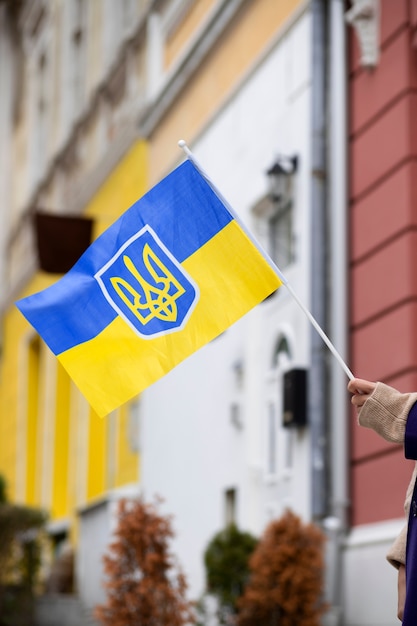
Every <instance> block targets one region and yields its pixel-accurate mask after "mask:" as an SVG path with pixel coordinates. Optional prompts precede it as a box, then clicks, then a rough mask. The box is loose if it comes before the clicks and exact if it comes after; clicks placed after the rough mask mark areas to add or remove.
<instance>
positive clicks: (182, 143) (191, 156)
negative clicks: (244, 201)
mask: <svg viewBox="0 0 417 626" xmlns="http://www.w3.org/2000/svg"><path fill="white" fill-rule="evenodd" d="M178 145H179V147H180V148H182V149H183V150H184V152H185V154H186V155H187V157H188V158H189V160H190V161H191V162H192V163H193V164H194V165H195V167H196V168H197V169H198V171H199V172H200V174H201V175H202V176H203V178H205V180H206V181H207V183H208V184H209V185H210V187H211V188H212V190H213V191H214V193H215V194H216V195H217V196H218V198H220V200H221V201H222V202H223V204H224V205H225V206H226V207H227V209H228V210H229V211H230V213H231V214H232V215H233V217H234V219H235V220H236V222H237V223H238V224H239V226H240V227H241V228H242V230H243V231H244V232H245V234H246V235H247V236H248V237H249V239H250V240H251V242H252V243H253V245H254V246H255V247H256V248H257V249H258V250H259V252H260V253H261V254H262V256H263V257H264V258H265V260H266V261H267V262H268V263H269V265H270V266H271V267H272V269H273V270H274V272H275V273H276V274H277V275H278V277H279V278H280V280H281V281H282V283H283V284H284V285H285V286H286V288H287V289H288V291H289V292H290V294H291V295H292V297H293V298H294V300H295V301H296V302H297V304H298V306H299V307H300V308H301V310H302V311H303V312H304V313H305V315H306V316H307V318H308V319H309V321H310V322H311V324H312V325H313V326H314V328H315V329H316V331H317V332H318V334H319V335H320V337H321V338H322V340H323V341H324V343H325V344H326V346H327V347H328V348H329V350H330V352H331V353H332V354H333V356H334V357H335V358H336V359H337V361H338V362H339V364H340V365H341V367H342V368H343V370H344V372H345V374H346V375H347V377H348V378H349V379H350V380H353V378H354V375H353V374H352V372H351V370H350V369H349V368H348V366H347V365H346V363H345V362H344V360H343V359H342V357H341V355H340V354H339V352H338V351H337V350H336V348H335V347H334V345H333V344H332V342H331V341H330V339H329V338H328V336H327V335H326V333H325V332H324V330H323V329H322V328H321V326H320V325H319V324H318V322H317V321H316V320H315V319H314V317H313V315H312V314H311V313H310V311H309V310H308V309H307V307H306V306H305V305H304V304H303V302H301V300H300V298H299V297H298V296H297V294H296V293H295V291H294V290H293V288H292V287H291V285H290V284H289V282H288V280H287V279H286V278H285V276H284V274H283V273H282V272H281V270H280V269H279V268H278V267H277V265H276V264H275V263H274V261H273V260H272V259H271V257H270V256H269V254H268V253H267V252H266V251H265V250H264V249H263V247H262V246H261V245H260V244H259V242H258V241H257V240H256V239H255V238H254V236H253V235H252V233H251V232H250V231H249V230H248V229H247V228H246V226H245V224H244V223H243V222H242V220H241V219H240V217H239V215H237V213H236V211H235V210H234V209H233V207H232V206H231V205H230V204H229V202H228V201H227V200H226V199H225V198H224V196H223V195H222V194H221V192H220V191H219V190H218V189H217V187H216V186H215V185H214V183H213V182H212V181H211V180H210V178H209V177H208V176H207V174H206V173H205V171H204V170H203V168H202V167H201V165H200V164H199V162H198V161H197V159H196V158H195V156H194V154H193V153H192V152H191V150H190V149H189V148H188V146H187V144H186V142H185V141H184V140H183V139H181V140H180V141H179V142H178Z"/></svg>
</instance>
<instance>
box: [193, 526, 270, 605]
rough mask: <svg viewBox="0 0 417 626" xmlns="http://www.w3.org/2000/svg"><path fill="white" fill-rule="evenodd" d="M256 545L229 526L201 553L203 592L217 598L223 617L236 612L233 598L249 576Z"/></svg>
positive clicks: (249, 536)
mask: <svg viewBox="0 0 417 626" xmlns="http://www.w3.org/2000/svg"><path fill="white" fill-rule="evenodd" d="M257 543H258V542H257V539H255V537H253V536H252V535H251V534H249V533H247V532H242V531H240V530H239V529H238V528H237V527H236V525H234V524H231V525H230V526H228V527H227V528H225V529H224V530H222V531H220V532H219V533H217V534H216V535H215V536H214V537H213V539H212V540H211V541H210V543H209V544H208V546H207V549H206V551H205V553H204V563H205V567H206V580H207V591H208V592H209V593H211V594H213V595H214V596H216V597H217V600H218V602H219V605H220V607H221V613H223V614H224V613H232V614H234V613H235V612H236V602H237V599H238V598H239V596H240V595H241V594H242V592H243V589H244V586H245V584H246V582H247V580H248V577H249V566H248V561H249V557H250V556H251V554H252V552H253V551H254V549H255V547H256V545H257ZM220 617H221V616H220Z"/></svg>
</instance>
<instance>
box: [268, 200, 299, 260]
mask: <svg viewBox="0 0 417 626" xmlns="http://www.w3.org/2000/svg"><path fill="white" fill-rule="evenodd" d="M277 204H278V203H277ZM268 238H269V242H268V243H269V246H268V247H269V254H270V256H271V258H272V260H273V261H274V262H275V263H276V265H277V266H278V267H279V268H280V269H281V270H282V269H284V268H285V267H287V266H288V265H290V264H291V263H292V262H293V261H294V236H293V210H292V201H291V200H289V201H287V202H286V204H285V205H284V206H279V205H278V206H276V207H275V209H274V212H273V213H272V215H271V217H270V218H269V220H268Z"/></svg>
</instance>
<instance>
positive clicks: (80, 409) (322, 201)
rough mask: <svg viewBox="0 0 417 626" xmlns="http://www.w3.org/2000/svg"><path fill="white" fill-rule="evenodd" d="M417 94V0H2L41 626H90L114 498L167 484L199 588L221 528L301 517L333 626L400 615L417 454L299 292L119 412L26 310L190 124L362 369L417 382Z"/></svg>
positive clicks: (10, 248)
mask: <svg viewBox="0 0 417 626" xmlns="http://www.w3.org/2000/svg"><path fill="white" fill-rule="evenodd" d="M416 105H417V0H354V1H352V2H345V1H343V0H0V191H1V204H0V280H1V289H0V322H1V325H0V474H1V476H2V477H3V479H4V484H5V493H4V502H5V503H6V502H7V503H9V505H14V506H17V507H21V508H24V507H28V508H32V509H33V508H34V509H39V510H40V511H44V512H45V513H46V514H47V521H46V522H45V526H44V534H45V537H46V538H45V537H44V541H46V542H47V543H48V545H49V548H48V550H47V552H48V554H49V556H48V558H46V559H45V558H44V557H42V558H40V560H41V562H42V567H41V582H40V583H39V586H38V588H37V596H38V600H37V603H38V604H37V615H38V617H37V618H36V619H37V620H38V622H37V623H39V624H40V625H41V626H43V625H44V624H55V625H56V624H58V623H59V624H60V625H61V626H65V624H67V623H68V624H69V625H70V624H72V623H74V624H75V623H76V624H79V625H81V624H82V623H83V622H82V621H81V620H85V624H87V623H92V618H91V616H90V614H91V612H92V610H93V608H94V607H95V606H96V605H97V604H98V603H102V602H103V601H104V600H105V590H104V588H103V576H104V574H103V562H102V557H103V554H104V553H105V552H106V550H107V547H108V544H109V542H110V541H111V539H112V532H113V530H114V528H115V525H116V522H117V504H118V502H119V500H120V499H122V498H136V497H138V496H142V497H143V498H145V499H150V500H152V499H153V497H154V495H155V494H158V495H159V496H161V497H162V498H163V504H162V505H161V507H162V509H161V510H162V511H163V513H164V514H166V515H172V516H173V517H172V523H173V528H174V530H175V538H174V540H173V550H174V552H175V554H176V556H177V557H178V560H179V562H180V563H181V565H182V567H183V570H184V573H185V576H186V578H187V581H188V585H189V588H188V592H187V595H188V597H189V598H190V599H192V600H199V599H201V598H202V597H203V596H204V594H205V592H206V570H205V565H204V553H205V550H206V548H207V546H208V544H209V542H210V541H211V540H212V538H213V537H214V536H215V535H216V533H218V532H220V531H221V530H222V529H224V528H227V527H228V526H230V525H231V524H233V525H235V526H236V527H238V528H239V529H242V530H243V531H247V532H248V533H251V534H252V535H253V536H255V537H258V538H259V537H260V536H261V535H262V533H263V532H264V529H265V528H266V526H267V525H268V524H269V523H270V522H271V521H273V520H276V519H279V518H281V516H283V515H284V514H285V512H286V511H287V510H288V509H289V510H290V511H292V512H293V513H294V514H295V515H296V516H298V517H299V518H300V519H301V520H303V522H306V523H307V522H314V524H316V525H317V526H318V527H320V528H321V529H322V531H323V532H324V533H325V534H326V537H327V540H326V544H325V581H324V586H325V596H326V600H327V602H328V603H329V610H328V611H327V613H326V614H325V615H324V616H323V618H322V621H323V623H325V624H329V625H332V624H335V625H336V624H337V625H339V624H340V625H342V624H345V625H348V626H371V625H372V626H391V625H394V624H396V623H397V619H396V572H395V570H394V569H393V568H391V567H390V566H389V565H388V564H387V563H386V562H385V553H386V551H387V549H388V547H389V546H390V544H391V543H392V541H393V540H394V538H395V537H396V535H397V534H398V532H399V531H400V529H401V528H402V526H403V524H404V518H403V508H402V507H403V499H404V495H405V489H406V486H407V484H408V480H409V478H410V476H411V471H412V465H411V464H410V462H409V461H405V460H404V457H403V451H402V449H401V448H400V447H398V446H394V445H392V444H387V443H385V442H383V441H382V440H380V439H379V438H378V437H377V436H376V435H375V434H374V433H372V432H370V431H369V432H368V431H364V430H362V429H358V428H357V426H356V417H355V415H354V413H353V412H352V411H351V409H350V404H349V398H348V396H347V393H346V385H347V382H348V380H347V377H346V374H345V373H344V372H343V370H342V369H341V367H340V365H339V364H338V363H337V361H336V360H335V359H334V358H333V356H332V355H331V354H330V353H329V351H328V349H327V348H326V346H325V345H324V344H323V342H322V340H321V339H320V337H319V336H318V335H317V333H316V331H315V330H314V329H313V328H312V327H311V325H310V323H309V321H308V319H307V318H306V317H305V315H304V313H303V312H302V311H301V310H300V308H299V307H298V306H297V304H296V302H295V301H294V300H293V299H292V297H291V295H290V294H289V293H288V291H287V290H286V289H285V287H282V288H281V289H280V290H279V291H278V292H276V293H275V294H273V295H272V296H270V297H269V298H267V300H265V301H264V302H263V303H262V304H260V305H259V306H257V307H256V308H255V309H254V310H252V311H251V312H250V313H249V314H247V315H246V316H245V317H244V318H243V319H241V320H240V321H239V322H238V323H236V324H235V325H234V326H232V327H231V328H230V329H228V330H227V331H226V332H225V333H223V335H221V336H220V337H219V338H217V339H216V340H214V341H212V342H211V343H210V344H209V345H207V346H206V347H205V348H203V349H201V350H200V351H199V352H197V353H196V354H194V355H193V356H192V357H191V358H189V359H188V360H187V361H185V362H183V363H182V364H181V365H179V366H178V367H177V368H175V370H173V371H172V372H171V373H169V374H168V375H167V376H166V377H165V378H163V379H162V380H160V381H159V382H157V383H155V384H154V385H153V386H152V387H150V388H149V389H147V390H146V391H145V392H143V393H142V394H141V396H140V397H138V398H136V399H134V400H133V401H132V402H130V403H128V404H126V405H125V406H123V407H122V408H120V409H119V410H117V411H114V412H113V413H112V414H110V415H109V416H107V417H106V418H104V419H100V418H99V417H98V416H97V415H96V414H95V413H94V412H93V411H92V409H91V408H90V407H89V405H88V404H87V402H86V401H85V399H84V398H83V397H82V396H81V394H80V393H79V392H78V390H77V388H76V387H75V386H74V385H73V383H72V382H71V380H70V378H69V377H68V375H67V374H66V372H65V371H64V369H63V368H62V367H61V366H60V365H59V364H58V362H57V360H56V358H55V357H54V356H53V355H52V353H51V352H50V351H49V349H48V348H47V347H46V346H45V344H44V343H43V342H42V340H41V339H40V338H39V336H37V335H36V333H35V331H34V330H33V329H32V328H31V327H30V326H29V324H28V323H27V322H26V320H25V319H24V318H23V316H22V315H21V314H20V312H19V311H18V310H17V308H16V307H15V306H14V302H15V301H16V300H17V299H18V298H21V297H23V296H26V295H28V294H31V293H34V292H36V291H39V290H41V289H43V288H45V287H47V286H48V285H50V284H52V283H54V282H55V281H57V280H58V279H59V277H60V276H62V274H63V273H65V272H66V271H67V270H68V269H69V268H70V267H71V266H72V265H73V263H74V262H75V261H76V260H77V259H78V257H79V256H80V254H82V252H83V251H84V249H85V248H86V247H87V246H88V245H89V244H90V242H92V241H93V240H94V239H95V238H96V237H97V236H98V235H99V234H101V233H102V232H103V231H104V230H105V229H106V228H107V227H108V226H110V225H111V224H112V223H113V222H114V221H115V220H116V219H117V217H118V216H120V215H121V214H122V213H123V212H124V211H125V210H126V209H128V208H129V207H130V206H131V205H132V204H133V203H134V202H135V201H136V200H137V199H138V198H139V197H141V196H142V195H143V194H144V193H145V192H146V191H147V190H148V189H149V188H150V187H152V186H153V185H154V184H156V183H157V182H158V181H159V180H160V179H161V178H163V177H164V176H165V175H166V174H168V173H169V172H170V171H171V170H172V169H173V168H174V167H175V166H177V165H178V164H179V163H181V162H182V160H183V159H184V153H183V152H182V151H181V150H180V149H179V148H178V145H177V144H178V140H180V139H185V140H186V141H187V143H188V145H189V147H190V149H192V151H193V152H194V154H195V156H196V157H197V159H198V160H199V161H200V163H201V164H202V165H203V167H204V169H205V170H206V171H207V172H208V174H209V175H210V177H211V178H212V180H213V181H214V182H215V184H216V185H217V187H218V188H219V189H220V190H221V191H222V193H223V195H224V196H225V197H226V198H227V199H228V201H229V202H230V203H231V204H232V206H233V207H234V208H235V210H236V211H237V212H238V213H239V214H240V216H241V217H242V219H243V220H244V221H245V223H246V224H247V226H248V227H249V228H250V229H251V231H252V232H253V234H254V235H255V236H256V237H257V239H258V240H259V241H260V243H261V244H262V245H263V246H264V247H265V248H266V249H267V250H268V252H269V254H270V255H271V257H272V258H273V259H274V260H275V261H276V263H277V265H278V266H279V267H280V269H281V270H282V271H283V273H284V274H285V276H286V278H287V279H288V281H289V282H290V283H291V285H292V287H293V289H294V290H295V291H296V293H297V294H298V296H299V297H300V299H301V300H302V301H303V302H304V303H305V304H306V305H307V306H308V307H309V309H310V310H311V312H312V313H313V315H314V316H315V318H316V319H317V321H318V322H319V324H320V325H321V326H322V327H323V329H324V330H325V331H326V332H327V333H328V335H329V336H330V338H331V340H332V341H333V343H334V344H335V346H336V348H337V349H338V350H339V352H340V353H341V354H342V356H343V357H344V359H345V360H346V362H347V363H348V365H349V367H350V368H351V369H352V371H353V372H354V374H355V375H357V376H360V377H364V378H369V379H371V380H383V381H384V382H387V383H388V384H392V385H394V386H396V387H398V388H399V389H400V390H402V391H411V390H416V389H417V340H416V332H417V306H416V302H417V278H416V272H415V268H416V267H417V263H416V261H417V259H416V250H417V245H416V243H417V241H416V237H417V235H416V232H417V230H416V227H417V208H416V207H417V204H416V192H417V184H416V180H417V177H416V175H415V174H416V173H417V169H416V168H417V115H416V111H417V108H416ZM224 305H225V307H227V302H225V303H224ZM29 526H30V524H29ZM59 567H61V570H59ZM65 567H67V570H66V571H67V573H68V575H69V576H70V577H71V581H72V582H71V584H69V583H65V581H64V582H63V577H62V576H61V578H59V576H58V575H57V573H56V572H57V571H58V570H59V571H62V568H64V569H65ZM54 572H55V574H54ZM54 576H55V578H54ZM64 578H65V577H64ZM48 581H49V582H48ZM54 581H55V582H54ZM57 581H58V582H57ZM59 581H61V582H59ZM3 582H4V581H3ZM48 585H49V587H48ZM52 592H54V593H52ZM61 596H65V597H63V598H62V597H61ZM59 597H61V607H62V606H64V605H65V606H66V615H67V617H68V616H69V615H70V614H71V612H72V614H74V615H75V613H77V611H78V613H77V615H78V617H77V618H76V620H78V621H73V622H70V621H68V622H64V621H62V620H63V619H64V618H63V617H62V616H61V617H58V618H52V617H51V616H52V615H53V614H54V613H53V611H58V613H56V615H62V614H61V613H59V611H60V610H61V609H60V608H59V607H58V606H57V603H58V600H59ZM51 598H52V599H51ZM42 602H43V603H44V604H42ZM48 602H49V604H48ZM65 602H66V603H67V604H65ZM62 603H63V604H62ZM80 615H82V617H79V616H80ZM48 616H49V617H48ZM48 619H49V621H48ZM51 619H52V620H53V619H55V621H51ZM68 619H70V618H69V617H68ZM74 619H75V618H74ZM210 619H212V620H214V621H212V622H210V623H217V622H216V621H215V619H216V618H215V617H211V618H210ZM224 619H226V618H224ZM230 619H231V618H230ZM42 620H43V621H42ZM207 620H208V618H207ZM5 623H15V624H17V623H18V622H5ZM23 623H25V624H27V623H28V622H23ZM206 623H209V622H208V621H206ZM228 623H232V622H231V621H229V622H228ZM277 623H278V622H277ZM301 623H302V622H301V621H300V624H301Z"/></svg>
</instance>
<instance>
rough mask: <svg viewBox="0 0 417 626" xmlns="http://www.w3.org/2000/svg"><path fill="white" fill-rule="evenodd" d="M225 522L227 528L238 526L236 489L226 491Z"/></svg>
mask: <svg viewBox="0 0 417 626" xmlns="http://www.w3.org/2000/svg"><path fill="white" fill-rule="evenodd" d="M225 522H226V526H230V525H231V524H236V489H235V488H232V489H226V491H225Z"/></svg>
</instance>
